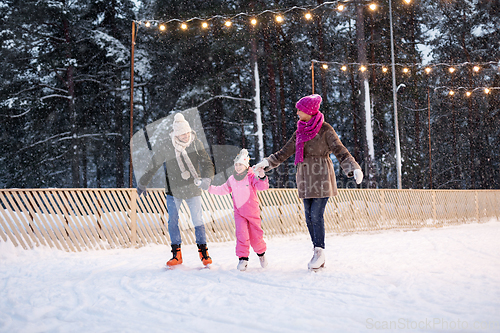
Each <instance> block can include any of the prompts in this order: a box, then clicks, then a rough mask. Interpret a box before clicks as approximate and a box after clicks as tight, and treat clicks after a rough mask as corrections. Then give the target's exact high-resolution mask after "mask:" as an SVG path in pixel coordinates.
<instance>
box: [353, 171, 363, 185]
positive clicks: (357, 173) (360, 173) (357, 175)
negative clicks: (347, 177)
mask: <svg viewBox="0 0 500 333" xmlns="http://www.w3.org/2000/svg"><path fill="white" fill-rule="evenodd" d="M354 180H355V181H356V184H361V182H362V181H363V171H361V169H356V170H354Z"/></svg>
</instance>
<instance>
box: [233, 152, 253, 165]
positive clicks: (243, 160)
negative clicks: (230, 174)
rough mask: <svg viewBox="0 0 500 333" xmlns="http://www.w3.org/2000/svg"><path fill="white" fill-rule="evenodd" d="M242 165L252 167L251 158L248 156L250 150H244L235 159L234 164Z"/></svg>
mask: <svg viewBox="0 0 500 333" xmlns="http://www.w3.org/2000/svg"><path fill="white" fill-rule="evenodd" d="M236 163H240V164H243V165H244V166H246V167H247V168H248V167H249V166H250V157H249V156H248V150H246V149H245V148H243V149H242V150H241V151H240V153H239V154H238V156H236V158H235V159H234V164H236Z"/></svg>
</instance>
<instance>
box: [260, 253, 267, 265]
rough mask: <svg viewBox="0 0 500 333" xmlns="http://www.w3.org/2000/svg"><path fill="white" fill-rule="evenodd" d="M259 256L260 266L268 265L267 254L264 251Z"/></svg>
mask: <svg viewBox="0 0 500 333" xmlns="http://www.w3.org/2000/svg"><path fill="white" fill-rule="evenodd" d="M258 256H259V260H260V267H262V268H266V267H267V258H266V255H265V254H264V253H262V255H258Z"/></svg>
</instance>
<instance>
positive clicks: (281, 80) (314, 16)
mask: <svg viewBox="0 0 500 333" xmlns="http://www.w3.org/2000/svg"><path fill="white" fill-rule="evenodd" d="M389 1H392V2H391V3H389V2H388V0H375V1H374V3H375V4H376V5H377V6H376V8H375V9H374V10H372V9H370V7H369V6H368V5H369V2H367V1H364V0H351V1H346V2H338V1H335V2H324V1H321V0H314V1H288V0H287V1H257V0H255V1H236V0H225V1H223V0H218V1H179V0H135V1H131V0H109V1H103V0H37V1H32V0H22V1H20V0H0V13H1V16H0V17H1V18H2V19H1V20H0V24H1V29H0V31H1V34H0V42H1V58H2V59H1V62H2V66H1V67H0V71H1V76H0V80H1V85H0V96H1V97H0V130H1V132H0V137H1V145H0V151H1V152H0V188H46V187H73V188H86V187H89V188H100V187H116V188H122V187H130V186H132V187H134V186H135V179H134V180H133V183H132V184H130V183H129V170H130V165H129V156H130V145H129V142H130V130H131V128H130V126H131V119H130V118H131V107H130V100H131V88H130V86H131V64H132V61H131V60H132V59H131V54H132V52H131V51H132V35H133V34H134V36H135V45H134V59H133V60H134V61H133V63H134V99H133V101H134V107H133V119H132V120H133V121H132V123H133V125H132V126H133V128H132V131H133V133H136V132H137V131H140V130H141V129H143V128H144V127H145V126H147V125H148V124H150V123H152V122H154V121H156V120H158V119H161V118H163V117H166V116H168V115H170V114H172V113H174V112H177V111H182V110H185V109H188V108H191V107H198V110H199V112H200V116H201V120H202V123H203V127H204V130H205V134H206V137H207V139H208V143H209V144H210V145H215V144H217V145H234V146H238V147H245V148H247V149H248V150H249V152H250V155H251V157H252V158H253V160H252V162H251V164H255V163H257V162H259V160H260V158H261V157H260V156H259V151H260V149H263V151H264V155H265V156H268V155H269V154H271V153H274V152H276V151H277V150H279V149H280V148H281V147H282V146H283V145H284V143H285V142H286V141H287V140H288V138H289V137H290V136H291V135H292V134H293V132H294V130H295V128H296V122H297V116H296V111H295V103H296V101H297V100H298V99H300V98H301V97H303V96H305V95H309V94H311V93H312V88H313V87H312V82H313V79H312V77H313V76H312V75H313V70H314V92H315V93H317V94H320V95H321V96H322V97H323V104H322V107H321V111H322V112H323V113H324V115H325V120H326V121H327V122H328V123H330V124H331V125H332V126H333V127H334V128H335V130H336V131H337V133H338V135H339V137H340V138H341V140H342V142H343V143H344V145H345V146H346V147H347V148H348V149H349V151H350V152H351V153H352V154H353V156H354V157H355V159H356V160H357V161H359V162H360V165H362V167H363V170H364V172H365V177H366V178H365V181H364V182H363V183H362V184H361V185H360V186H361V187H363V188H396V187H397V175H396V148H395V147H396V140H395V119H394V114H395V113H394V104H393V82H392V66H391V65H392V61H391V44H392V43H391V27H392V30H393V36H394V38H393V41H394V43H393V44H392V45H393V46H394V57H395V61H394V64H395V65H394V68H395V71H394V73H395V76H396V82H397V88H398V89H397V93H396V95H397V114H398V117H397V120H398V124H399V126H398V128H399V143H400V147H401V160H402V187H403V188H413V189H430V188H432V189H489V188H500V150H499V147H500V1H499V0H473V1H471V0H459V1H451V0H412V1H411V2H407V1H405V0H389ZM341 4H342V5H344V8H343V9H342V10H341V9H340V8H339V5H341ZM390 4H391V5H392V26H391V20H390V18H391V16H390V11H389V5H390ZM307 13H309V14H310V15H311V16H310V17H309V16H307V17H306V16H305V14H307ZM278 14H281V15H282V16H280V17H281V19H282V20H281V21H278V20H276V17H277V15H278ZM252 18H255V19H256V22H254V23H256V24H255V25H253V24H252V23H251V19H252ZM229 19H230V23H231V24H229V23H226V22H227V21H228V20H229ZM133 22H134V23H133ZM204 22H205V23H207V25H206V27H205V26H203V25H202V24H203V23H204ZM183 23H184V24H186V25H185V26H181V24H183ZM133 27H134V30H133ZM255 64H256V66H255ZM312 65H313V66H312ZM363 66H364V67H363ZM257 93H258V94H259V95H258V97H259V98H258V101H259V103H256V102H255V101H256V98H255V97H256V94H257ZM367 97H368V98H367ZM368 101H369V102H368ZM256 104H260V105H258V106H259V107H257V105H256ZM365 104H369V106H368V107H367V106H366V105H365ZM256 110H260V112H261V117H262V124H263V128H262V132H261V134H262V135H263V138H264V140H263V147H259V145H260V143H259V141H258V140H257V138H258V135H256V134H258V133H257V128H258V126H257V119H256V115H257V114H256ZM366 110H368V112H367V111H366ZM332 158H333V160H334V163H336V171H337V173H338V182H339V187H340V188H346V187H354V186H355V185H352V182H349V181H348V179H347V178H345V176H343V175H342V172H341V171H340V170H339V168H338V162H337V161H336V159H335V157H334V156H333V155H332ZM280 168H282V169H280V170H278V172H274V173H273V174H271V175H270V180H271V183H272V185H273V186H274V187H283V186H288V187H291V186H289V184H291V183H290V182H292V183H293V181H294V179H295V172H294V165H293V159H289V165H282V166H281V167H280ZM287 184H288V185H287Z"/></svg>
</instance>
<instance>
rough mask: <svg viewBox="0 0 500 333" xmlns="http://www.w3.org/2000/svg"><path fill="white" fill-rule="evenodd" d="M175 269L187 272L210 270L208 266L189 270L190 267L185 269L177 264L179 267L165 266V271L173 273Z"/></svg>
mask: <svg viewBox="0 0 500 333" xmlns="http://www.w3.org/2000/svg"><path fill="white" fill-rule="evenodd" d="M176 269H179V270H184V271H189V270H199V271H201V270H204V269H210V265H203V266H201V267H195V268H190V267H187V266H183V265H182V264H179V265H175V266H165V270H167V271H174V270H176Z"/></svg>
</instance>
